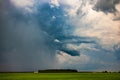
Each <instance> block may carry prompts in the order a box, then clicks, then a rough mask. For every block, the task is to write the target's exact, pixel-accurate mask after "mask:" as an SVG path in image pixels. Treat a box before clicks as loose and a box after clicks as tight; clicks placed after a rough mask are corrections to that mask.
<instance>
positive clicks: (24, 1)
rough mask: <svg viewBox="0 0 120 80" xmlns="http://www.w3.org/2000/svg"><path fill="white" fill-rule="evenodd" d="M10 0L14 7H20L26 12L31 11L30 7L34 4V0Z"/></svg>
mask: <svg viewBox="0 0 120 80" xmlns="http://www.w3.org/2000/svg"><path fill="white" fill-rule="evenodd" d="M10 1H11V3H12V4H13V5H14V6H15V7H17V8H21V9H23V10H24V11H27V12H32V9H31V8H32V7H33V6H34V4H35V0H10Z"/></svg>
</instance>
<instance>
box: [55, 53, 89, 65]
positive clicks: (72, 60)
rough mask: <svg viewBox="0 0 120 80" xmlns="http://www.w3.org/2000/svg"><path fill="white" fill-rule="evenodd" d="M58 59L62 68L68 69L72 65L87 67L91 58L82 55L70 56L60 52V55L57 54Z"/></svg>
mask: <svg viewBox="0 0 120 80" xmlns="http://www.w3.org/2000/svg"><path fill="white" fill-rule="evenodd" d="M57 59H58V62H59V64H60V65H61V66H62V67H63V66H65V67H66V66H71V65H85V64H87V63H88V62H89V60H90V57H89V56H87V55H84V54H82V53H81V55H80V56H70V55H68V54H66V53H64V52H60V54H57Z"/></svg>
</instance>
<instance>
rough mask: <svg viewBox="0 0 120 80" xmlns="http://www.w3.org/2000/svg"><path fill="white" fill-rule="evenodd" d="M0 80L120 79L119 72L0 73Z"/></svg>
mask: <svg viewBox="0 0 120 80" xmlns="http://www.w3.org/2000/svg"><path fill="white" fill-rule="evenodd" d="M0 80H120V73H0Z"/></svg>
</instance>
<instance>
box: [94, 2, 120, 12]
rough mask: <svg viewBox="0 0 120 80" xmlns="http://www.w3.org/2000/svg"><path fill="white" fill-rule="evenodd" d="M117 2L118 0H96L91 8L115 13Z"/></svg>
mask: <svg viewBox="0 0 120 80" xmlns="http://www.w3.org/2000/svg"><path fill="white" fill-rule="evenodd" d="M119 2H120V0H98V1H97V3H96V4H95V6H94V8H93V9H95V10H97V11H103V12H105V13H115V12H116V11H117V10H116V8H115V6H116V4H119Z"/></svg>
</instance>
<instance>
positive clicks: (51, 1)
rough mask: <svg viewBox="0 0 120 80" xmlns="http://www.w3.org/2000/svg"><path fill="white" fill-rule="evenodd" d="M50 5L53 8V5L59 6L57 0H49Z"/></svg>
mask: <svg viewBox="0 0 120 80" xmlns="http://www.w3.org/2000/svg"><path fill="white" fill-rule="evenodd" d="M50 6H51V8H53V7H55V6H56V7H59V6H60V4H59V1H58V0H50Z"/></svg>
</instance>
